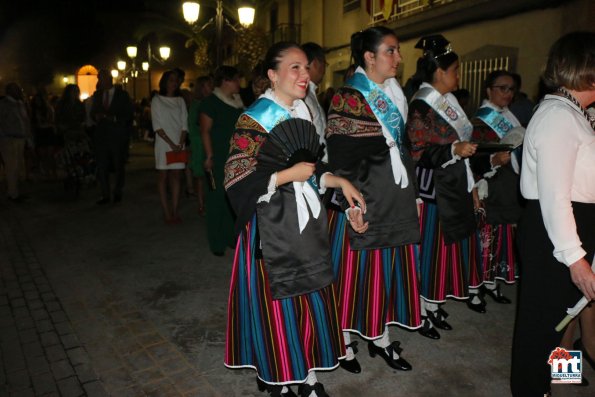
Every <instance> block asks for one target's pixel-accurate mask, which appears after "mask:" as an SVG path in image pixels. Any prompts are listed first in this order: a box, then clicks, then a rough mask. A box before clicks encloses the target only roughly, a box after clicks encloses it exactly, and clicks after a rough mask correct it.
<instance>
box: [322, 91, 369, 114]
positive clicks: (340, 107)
mask: <svg viewBox="0 0 595 397" xmlns="http://www.w3.org/2000/svg"><path fill="white" fill-rule="evenodd" d="M331 110H332V111H335V112H337V113H347V114H350V115H354V116H361V117H373V118H375V117H374V113H373V112H372V109H371V108H370V105H368V103H367V102H366V100H365V99H364V98H363V96H362V94H360V93H359V92H358V91H356V90H353V89H342V90H340V91H339V92H338V93H336V94H335V96H333V99H332V100H331Z"/></svg>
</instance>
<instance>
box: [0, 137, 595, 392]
mask: <svg viewBox="0 0 595 397" xmlns="http://www.w3.org/2000/svg"><path fill="white" fill-rule="evenodd" d="M152 161H153V160H152V150H151V148H150V146H148V145H146V144H138V143H137V144H135V147H134V148H133V150H132V156H131V159H130V163H129V165H128V169H127V181H126V187H125V191H124V194H125V195H124V200H123V202H122V203H120V204H117V205H108V206H102V207H99V206H96V205H95V204H94V202H95V199H96V194H97V192H96V190H95V189H94V188H90V187H88V188H86V189H84V190H83V191H82V193H81V196H80V197H79V198H78V199H73V198H72V197H70V196H69V195H68V194H67V193H66V192H64V191H63V190H62V187H61V185H60V184H59V183H49V182H38V183H36V184H34V185H29V186H28V187H26V188H28V189H29V192H30V199H29V200H28V201H27V202H25V203H23V204H19V205H15V204H12V203H7V202H6V201H5V200H3V199H0V275H1V280H0V350H1V353H2V361H1V363H0V397H4V396H19V397H20V396H33V395H35V396H44V395H47V396H83V395H86V396H105V395H112V396H126V397H127V396H131V397H136V396H200V397H219V396H237V397H239V396H242V397H244V396H247V397H250V396H252V397H255V396H265V394H264V393H260V392H258V390H257V389H256V385H255V381H254V372H253V371H251V370H235V371H232V370H228V369H226V368H225V367H224V366H223V363H222V361H223V353H224V341H225V321H226V307H227V293H228V288H229V277H230V270H231V262H232V259H233V258H232V253H231V252H227V253H226V254H225V256H223V257H215V256H212V255H211V254H210V253H209V252H208V248H207V243H206V236H205V230H204V228H205V225H204V218H201V217H199V216H198V215H197V204H196V202H195V201H194V200H193V199H192V198H191V197H183V199H182V202H181V207H182V214H181V215H182V218H183V220H184V222H183V224H181V225H175V226H171V225H165V224H164V223H163V220H162V218H161V215H160V207H159V201H158V197H157V192H156V181H155V175H154V171H153V170H152V169H151V168H152ZM504 291H505V294H506V295H507V296H510V297H511V298H513V299H514V296H515V293H516V288H515V287H514V286H506V287H504ZM446 309H447V310H448V312H449V313H450V314H451V316H450V317H449V322H451V324H452V325H453V327H454V330H453V331H451V332H442V339H440V340H439V341H430V340H428V339H426V338H423V337H421V336H419V335H418V334H417V333H415V332H407V331H405V330H402V329H399V328H392V329H391V336H392V339H398V340H400V341H401V342H402V346H403V347H404V349H405V350H404V352H403V355H404V357H406V358H407V360H408V361H410V362H411V363H412V365H413V367H414V370H413V371H411V372H407V373H405V372H397V371H393V370H391V369H390V368H388V367H387V366H386V365H385V364H384V362H383V361H382V360H379V359H378V358H376V359H372V358H370V357H368V356H367V354H365V350H366V346H365V342H363V341H361V340H360V348H361V349H360V353H359V355H358V359H359V361H360V363H361V364H362V368H363V370H362V373H361V374H359V375H352V374H349V373H347V372H345V371H343V370H340V369H339V370H335V371H332V372H324V373H319V379H320V381H321V382H323V383H324V385H325V388H326V390H327V391H328V392H329V393H330V395H332V396H333V397H360V396H377V395H390V396H408V397H418V396H419V397H422V396H423V397H432V396H440V397H448V396H470V397H474V396H481V397H501V396H508V395H509V394H510V393H509V391H508V372H509V362H510V356H509V354H510V345H511V335H512V324H513V320H514V305H497V304H494V303H492V302H489V305H488V313H486V314H484V315H480V314H476V313H473V312H471V311H470V310H468V309H467V308H466V306H465V305H464V304H463V303H460V302H455V301H452V302H449V303H448V304H447V305H446ZM354 339H357V338H354ZM585 373H586V375H587V377H588V378H589V379H590V380H592V383H595V374H593V371H591V370H590V369H589V368H586V369H585ZM555 391H556V394H555V396H556V397H557V396H569V397H574V396H593V395H595V393H594V389H593V388H583V387H575V386H557V387H556V389H555Z"/></svg>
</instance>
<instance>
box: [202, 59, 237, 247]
mask: <svg viewBox="0 0 595 397" xmlns="http://www.w3.org/2000/svg"><path fill="white" fill-rule="evenodd" d="M239 92H240V77H239V72H238V70H237V69H236V68H233V67H231V66H221V67H219V68H218V69H217V70H216V71H215V89H214V90H213V93H212V94H211V95H209V96H208V97H207V98H205V99H204V100H203V101H202V102H201V103H200V105H199V108H198V111H199V113H200V116H199V121H200V133H201V136H202V143H203V146H204V153H205V160H204V170H205V172H206V173H210V174H211V175H212V179H211V178H210V176H208V175H207V183H208V184H209V185H214V186H210V187H209V189H208V191H207V194H206V206H207V209H208V210H207V236H208V239H209V248H210V249H211V252H212V253H213V254H215V255H223V254H224V253H225V248H226V247H233V245H234V215H233V212H232V209H231V207H230V205H229V202H228V200H227V196H226V195H225V190H224V189H223V179H224V171H223V168H224V166H225V161H226V160H227V156H228V154H229V141H230V139H231V136H232V134H233V132H234V129H235V124H236V121H237V119H238V117H239V116H240V115H241V114H242V112H243V110H244V105H243V104H242V100H241V99H240V95H239ZM209 179H210V181H209Z"/></svg>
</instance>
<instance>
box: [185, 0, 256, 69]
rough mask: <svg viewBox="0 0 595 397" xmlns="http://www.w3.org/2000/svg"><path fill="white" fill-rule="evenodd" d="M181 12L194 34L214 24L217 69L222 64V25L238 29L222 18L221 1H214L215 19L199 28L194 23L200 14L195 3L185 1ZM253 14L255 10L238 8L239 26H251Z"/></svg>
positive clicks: (246, 7)
mask: <svg viewBox="0 0 595 397" xmlns="http://www.w3.org/2000/svg"><path fill="white" fill-rule="evenodd" d="M182 12H183V14H184V20H185V21H186V22H187V23H188V24H189V25H190V26H191V28H192V30H193V31H194V32H195V33H197V34H198V33H200V32H202V31H203V30H204V29H205V28H206V27H207V26H209V25H210V24H212V23H213V22H215V62H216V64H215V66H216V67H219V66H221V63H222V59H221V58H222V56H221V50H222V48H221V47H222V46H221V38H222V35H223V24H224V22H226V23H227V24H228V25H229V26H230V27H231V28H232V29H233V30H234V31H237V30H238V27H236V26H234V25H233V24H231V23H230V22H229V21H228V20H227V19H226V18H225V17H224V16H223V0H216V13H215V17H214V18H211V19H210V20H209V21H207V23H205V24H204V25H203V26H201V27H199V26H196V21H198V16H199V14H200V4H199V3H197V2H195V1H187V2H185V3H184V4H182ZM254 13H255V10H254V8H253V7H250V6H242V7H239V8H238V20H239V21H240V25H241V26H243V27H248V26H250V25H252V23H253V22H254Z"/></svg>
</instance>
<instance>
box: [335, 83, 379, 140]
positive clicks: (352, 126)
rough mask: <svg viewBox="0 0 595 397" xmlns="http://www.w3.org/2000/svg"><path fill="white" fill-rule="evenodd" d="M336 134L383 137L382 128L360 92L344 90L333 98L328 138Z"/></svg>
mask: <svg viewBox="0 0 595 397" xmlns="http://www.w3.org/2000/svg"><path fill="white" fill-rule="evenodd" d="M335 134H336V135H351V136H353V137H357V138H364V137H371V136H382V127H381V126H380V124H379V123H378V120H377V119H376V116H375V115H374V113H373V112H372V109H371V108H370V105H369V104H368V103H367V102H366V100H365V99H364V97H363V96H362V94H361V93H360V92H359V91H356V90H354V89H352V88H342V89H340V90H339V91H338V92H337V93H336V94H335V96H333V99H332V101H331V108H330V111H329V116H328V123H327V129H326V136H327V138H328V137H330V136H331V135H335Z"/></svg>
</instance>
